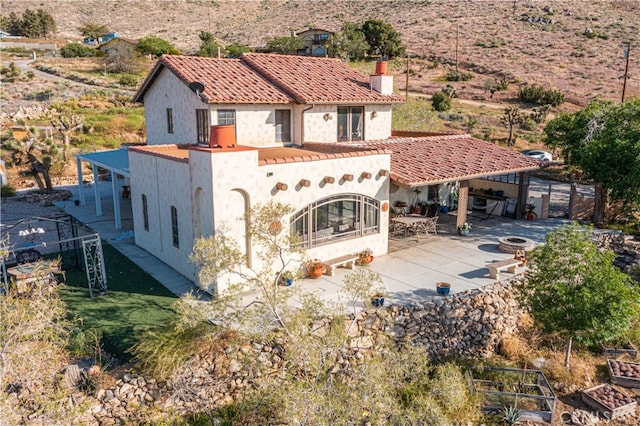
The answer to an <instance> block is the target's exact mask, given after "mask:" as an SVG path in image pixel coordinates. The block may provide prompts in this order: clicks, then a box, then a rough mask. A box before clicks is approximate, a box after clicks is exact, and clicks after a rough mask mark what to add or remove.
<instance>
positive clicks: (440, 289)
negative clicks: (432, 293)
mask: <svg viewBox="0 0 640 426" xmlns="http://www.w3.org/2000/svg"><path fill="white" fill-rule="evenodd" d="M450 290H451V284H449V283H443V282H437V283H436V293H438V294H440V295H442V296H446V295H448V294H449V291H450Z"/></svg>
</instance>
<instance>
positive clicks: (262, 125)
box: [194, 104, 294, 147]
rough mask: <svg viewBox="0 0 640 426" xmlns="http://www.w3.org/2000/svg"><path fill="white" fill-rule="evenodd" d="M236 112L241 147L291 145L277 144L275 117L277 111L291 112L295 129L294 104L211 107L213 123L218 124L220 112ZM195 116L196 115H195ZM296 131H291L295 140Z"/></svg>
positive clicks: (289, 143) (237, 135)
mask: <svg viewBox="0 0 640 426" xmlns="http://www.w3.org/2000/svg"><path fill="white" fill-rule="evenodd" d="M219 109H226V110H234V111H235V112H236V140H237V141H238V144H239V145H248V146H255V147H270V146H282V145H291V144H292V143H293V140H292V141H291V142H286V143H283V142H276V126H275V115H276V110H277V109H286V110H289V111H291V122H292V123H291V124H292V127H293V125H294V124H293V115H294V113H293V106H292V104H260V105H255V104H251V105H234V104H228V105H225V104H216V105H211V121H212V123H213V124H219V123H218V110H219ZM194 114H195V113H194ZM293 135H294V129H293V128H292V129H291V138H292V139H293Z"/></svg>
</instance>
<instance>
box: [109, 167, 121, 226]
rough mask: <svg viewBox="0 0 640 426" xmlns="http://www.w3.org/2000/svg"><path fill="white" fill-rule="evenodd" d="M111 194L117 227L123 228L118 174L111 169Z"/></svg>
mask: <svg viewBox="0 0 640 426" xmlns="http://www.w3.org/2000/svg"><path fill="white" fill-rule="evenodd" d="M111 195H112V196H113V217H114V218H115V222H116V229H120V228H122V221H121V219H120V193H119V192H118V175H116V172H115V171H114V170H111Z"/></svg>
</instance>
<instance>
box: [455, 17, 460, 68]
mask: <svg viewBox="0 0 640 426" xmlns="http://www.w3.org/2000/svg"><path fill="white" fill-rule="evenodd" d="M459 33H460V24H458V23H457V22H456V74H457V73H458V34H459Z"/></svg>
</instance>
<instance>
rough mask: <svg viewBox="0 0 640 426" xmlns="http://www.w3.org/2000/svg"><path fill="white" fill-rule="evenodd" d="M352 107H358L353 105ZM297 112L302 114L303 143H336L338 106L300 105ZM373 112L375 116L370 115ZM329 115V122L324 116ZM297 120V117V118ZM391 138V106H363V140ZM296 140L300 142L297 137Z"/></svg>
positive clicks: (299, 138) (300, 138) (300, 137)
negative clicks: (302, 111) (302, 112)
mask: <svg viewBox="0 0 640 426" xmlns="http://www.w3.org/2000/svg"><path fill="white" fill-rule="evenodd" d="M353 106H359V105H358V104H357V103H355V104H354V105H353ZM298 109H299V110H303V109H306V110H307V111H306V112H305V113H304V141H306V142H337V140H338V120H337V116H338V106H337V105H314V106H313V108H311V109H309V105H302V106H301V107H299V108H298ZM374 111H375V114H372V113H373V112H374ZM326 114H329V116H328V117H330V118H329V120H325V118H324V117H325V115H326ZM298 118H299V116H298ZM390 136H391V106H390V105H365V106H364V138H365V140H378V139H387V138H389V137H390ZM297 140H302V136H301V135H299V136H298V139H297Z"/></svg>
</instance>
